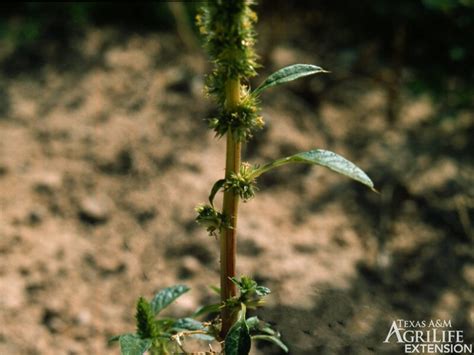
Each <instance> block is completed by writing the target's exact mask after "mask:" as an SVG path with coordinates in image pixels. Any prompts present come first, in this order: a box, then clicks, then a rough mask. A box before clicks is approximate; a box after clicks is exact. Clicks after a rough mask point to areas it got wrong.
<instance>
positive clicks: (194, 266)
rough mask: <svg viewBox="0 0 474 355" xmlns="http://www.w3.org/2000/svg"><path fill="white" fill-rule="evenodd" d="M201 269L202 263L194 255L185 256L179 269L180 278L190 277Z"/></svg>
mask: <svg viewBox="0 0 474 355" xmlns="http://www.w3.org/2000/svg"><path fill="white" fill-rule="evenodd" d="M200 269H201V263H200V262H199V260H198V259H196V258H195V257H194V256H185V257H184V258H183V259H182V261H181V268H180V270H179V278H180V279H189V278H190V277H192V276H194V275H196V274H197V273H198V272H199V270H200Z"/></svg>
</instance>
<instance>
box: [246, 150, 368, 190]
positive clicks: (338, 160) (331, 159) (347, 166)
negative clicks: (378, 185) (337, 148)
mask: <svg viewBox="0 0 474 355" xmlns="http://www.w3.org/2000/svg"><path fill="white" fill-rule="evenodd" d="M289 163H305V164H315V165H321V166H324V167H326V168H329V169H331V170H333V171H335V172H337V173H339V174H342V175H345V176H347V177H349V178H351V179H353V180H356V181H359V182H360V183H362V184H364V185H366V186H368V187H370V188H371V189H372V190H374V191H376V190H375V189H374V183H373V182H372V180H370V178H369V177H368V176H367V174H366V173H365V172H364V171H363V170H362V169H360V168H359V167H358V166H357V165H355V164H354V163H352V162H350V161H349V160H347V159H346V158H343V157H342V156H340V155H338V154H336V153H334V152H330V151H328V150H323V149H315V150H310V151H308V152H303V153H298V154H295V155H292V156H290V157H287V158H283V159H279V160H275V161H274V162H272V163H269V164H266V165H263V166H261V167H260V168H258V169H256V170H255V171H254V177H255V178H256V177H258V176H260V175H261V174H263V173H265V172H267V171H269V170H272V169H274V168H277V167H279V166H282V165H286V164H289Z"/></svg>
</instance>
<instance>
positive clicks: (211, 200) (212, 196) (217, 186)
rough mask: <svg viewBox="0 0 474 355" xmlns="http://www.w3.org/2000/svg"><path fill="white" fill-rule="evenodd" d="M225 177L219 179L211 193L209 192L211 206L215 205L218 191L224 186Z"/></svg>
mask: <svg viewBox="0 0 474 355" xmlns="http://www.w3.org/2000/svg"><path fill="white" fill-rule="evenodd" d="M224 184H225V179H220V180H217V181H216V183H215V184H214V186H212V189H211V193H210V194H209V202H210V203H211V206H213V207H214V197H215V196H216V194H217V192H218V191H219V190H220V189H221V188H222V186H224Z"/></svg>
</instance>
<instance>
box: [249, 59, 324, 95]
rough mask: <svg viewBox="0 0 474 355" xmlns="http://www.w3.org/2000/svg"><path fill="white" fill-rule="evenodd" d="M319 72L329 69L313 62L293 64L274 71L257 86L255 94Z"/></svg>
mask: <svg viewBox="0 0 474 355" xmlns="http://www.w3.org/2000/svg"><path fill="white" fill-rule="evenodd" d="M318 73H327V71H326V70H324V69H323V68H321V67H318V66H316V65H312V64H293V65H290V66H288V67H284V68H282V69H280V70H277V71H276V72H274V73H273V74H272V75H270V76H269V77H268V78H267V79H266V80H265V81H264V82H263V83H262V84H261V85H260V86H259V87H258V88H256V89H255V90H254V91H253V93H254V94H255V95H258V94H260V93H261V92H262V91H263V90H265V89H268V88H270V87H272V86H277V85H281V84H283V83H286V82H288V81H293V80H296V79H298V78H302V77H304V76H308V75H314V74H318Z"/></svg>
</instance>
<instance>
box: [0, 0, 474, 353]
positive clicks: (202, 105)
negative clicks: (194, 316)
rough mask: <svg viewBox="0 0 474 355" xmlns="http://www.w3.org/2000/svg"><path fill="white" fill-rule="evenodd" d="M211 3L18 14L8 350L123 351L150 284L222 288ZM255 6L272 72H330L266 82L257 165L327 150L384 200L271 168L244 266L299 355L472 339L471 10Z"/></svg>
mask: <svg viewBox="0 0 474 355" xmlns="http://www.w3.org/2000/svg"><path fill="white" fill-rule="evenodd" d="M197 6H198V3H197V2H196V3H194V2H188V3H182V4H181V5H179V4H178V5H177V6H176V3H174V4H171V5H170V3H166V2H160V3H142V4H136V5H131V4H128V5H125V4H124V5H112V4H110V3H87V4H80V3H71V4H67V5H65V4H52V3H51V4H44V3H23V4H20V3H18V4H2V5H0V9H1V15H0V212H1V213H0V254H1V255H0V354H2V355H3V354H5V355H17V354H21V355H23V354H70V355H72V354H117V353H118V348H117V346H116V345H114V346H109V345H107V339H108V337H110V336H111V335H115V334H118V333H123V332H128V331H132V330H133V328H134V320H133V315H134V303H135V301H136V299H137V298H138V296H140V295H143V296H146V297H151V296H152V295H153V294H154V292H155V291H157V290H158V289H160V288H163V287H166V286H169V285H172V284H175V283H178V282H179V283H186V284H188V285H190V286H191V287H192V290H191V292H189V293H188V294H187V295H186V296H184V297H183V298H182V299H181V300H180V301H179V302H178V303H177V304H176V305H175V306H174V307H173V308H172V309H170V310H169V312H170V313H171V314H174V315H187V314H189V313H190V312H192V311H193V310H194V309H195V308H196V307H197V306H198V305H200V304H203V303H210V302H214V301H216V299H215V297H214V296H212V292H211V291H210V290H209V289H208V285H213V284H216V283H217V282H218V245H217V242H216V241H215V240H213V239H212V238H209V237H208V236H207V235H206V232H205V231H204V230H202V229H201V228H199V227H198V226H197V225H196V224H195V222H194V217H195V215H194V210H193V209H194V207H195V206H196V205H197V204H198V203H200V202H205V200H206V199H207V195H208V192H209V189H210V187H211V186H212V183H213V182H214V181H215V180H217V179H219V178H221V177H222V175H223V164H224V145H223V141H222V140H220V141H216V140H215V139H214V137H213V134H212V132H210V131H208V130H207V129H206V123H205V121H204V119H205V118H206V117H210V116H211V115H212V112H213V110H214V106H213V104H212V102H210V101H209V100H203V96H202V89H203V75H204V74H205V73H207V72H208V71H209V68H210V66H209V64H208V62H207V60H206V57H205V54H204V53H203V52H202V51H201V49H200V47H199V42H198V38H197V37H196V36H195V33H194V32H193V31H194V28H193V27H192V26H193V25H192V18H193V17H194V14H195V11H196V8H197ZM257 12H258V13H259V16H260V22H259V24H258V32H259V37H258V38H259V41H258V52H259V54H260V55H261V60H262V64H263V67H262V68H261V70H260V71H261V73H263V74H264V75H268V74H269V73H271V72H272V71H274V70H276V69H278V68H280V67H282V66H284V65H288V64H293V63H314V64H317V65H320V66H322V67H324V68H325V69H327V70H330V71H331V74H329V75H324V76H315V77H313V78H310V79H304V80H300V81H298V82H295V83H292V84H291V85H288V86H287V87H284V88H278V89H275V90H273V89H272V90H270V91H268V92H267V93H265V95H264V98H263V114H264V118H265V119H266V128H265V129H264V131H263V132H262V133H261V134H259V135H258V136H257V138H256V139H254V140H253V141H252V142H251V143H250V144H249V146H248V147H247V149H246V152H245V160H248V161H250V162H252V163H263V162H267V161H269V160H271V159H274V158H278V157H281V156H285V155H289V154H292V153H296V152H298V151H302V150H309V149H311V148H326V149H330V150H333V151H336V152H338V153H340V154H342V155H344V156H346V157H348V158H349V159H351V160H353V161H354V162H356V163H357V164H358V165H359V166H361V167H362V168H363V169H364V170H366V171H367V172H368V173H369V175H370V176H371V177H373V180H374V182H375V184H376V186H377V188H378V189H379V190H380V192H381V194H380V195H376V194H374V193H372V192H370V191H369V190H368V189H366V188H364V187H362V186H359V185H357V184H356V183H353V182H351V181H349V180H348V179H345V178H342V177H339V176H337V175H336V174H334V173H331V172H328V171H326V170H324V169H322V168H316V167H306V166H292V167H289V168H288V169H286V168H282V169H281V170H279V171H275V172H272V173H271V174H269V175H267V176H264V177H263V178H262V179H261V181H259V186H260V192H259V193H258V195H257V198H256V199H255V200H252V201H250V202H248V203H247V204H245V205H243V206H242V208H241V218H240V221H239V222H240V230H239V245H238V249H239V259H238V269H239V271H240V272H241V273H244V274H249V275H253V276H254V277H255V278H256V279H257V280H258V281H261V282H262V283H263V284H265V285H266V286H268V287H270V288H271V289H272V291H273V293H272V295H271V297H270V298H269V303H268V306H267V307H266V308H265V309H264V310H262V311H261V312H259V313H260V314H261V317H262V318H264V319H265V320H267V321H269V322H271V323H274V324H276V327H277V328H279V329H280V330H281V331H282V333H283V337H284V340H285V341H286V342H287V343H288V344H289V346H290V348H291V354H327V355H332V354H401V353H402V350H401V348H400V346H398V345H396V344H383V343H382V342H383V340H384V339H385V337H386V335H387V333H388V330H389V326H390V324H391V321H393V320H395V319H399V318H402V319H410V320H423V319H438V318H440V319H448V320H451V321H452V323H453V327H454V328H456V329H461V330H463V331H464V337H465V342H466V343H468V344H469V343H474V239H473V238H474V237H473V229H472V225H473V220H474V213H473V208H474V190H473V188H474V187H473V170H474V169H473V159H472V156H473V140H472V137H473V133H474V118H473V104H474V103H473V93H474V75H473V73H474V65H473V64H474V60H473V55H474V52H473V47H474V41H472V34H473V33H474V8H473V3H472V2H471V1H469V0H464V1H462V0H400V1H396V2H393V1H389V0H379V1H368V0H365V1H358V2H345V1H331V2H323V1H313V2H311V5H309V3H307V2H288V1H282V0H273V1H266V0H265V1H263V2H262V3H261V5H260V6H258V7H257ZM188 27H189V28H188ZM262 78H263V77H261V78H259V79H256V80H255V81H252V82H251V84H252V85H253V86H254V87H255V85H256V84H258V82H259V80H262ZM255 353H258V354H279V351H278V349H276V348H274V347H272V346H269V345H263V344H262V345H259V348H258V350H256V352H255Z"/></svg>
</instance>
